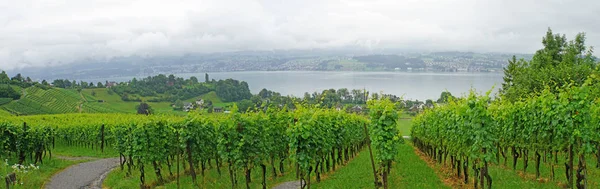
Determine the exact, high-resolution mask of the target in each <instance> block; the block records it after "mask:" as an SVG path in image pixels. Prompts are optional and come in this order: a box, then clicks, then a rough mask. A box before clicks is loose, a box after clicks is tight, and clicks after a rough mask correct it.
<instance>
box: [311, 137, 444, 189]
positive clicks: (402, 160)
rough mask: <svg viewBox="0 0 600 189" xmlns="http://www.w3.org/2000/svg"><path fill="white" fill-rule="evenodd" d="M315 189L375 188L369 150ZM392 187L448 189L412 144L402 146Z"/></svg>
mask: <svg viewBox="0 0 600 189" xmlns="http://www.w3.org/2000/svg"><path fill="white" fill-rule="evenodd" d="M312 186H314V188H374V178H373V168H372V167H371V159H370V157H369V151H368V150H367V149H364V150H362V151H361V152H360V153H359V155H358V156H356V157H355V159H354V160H352V161H350V162H349V163H348V165H346V166H345V167H342V168H340V169H339V170H337V171H335V172H334V173H333V174H331V175H329V176H328V177H327V178H326V179H325V180H323V181H322V182H321V183H315V184H314V185H311V187H312ZM389 188H448V187H447V186H445V185H444V184H443V183H442V182H441V181H440V179H439V177H438V176H437V175H436V174H435V172H434V171H433V169H431V168H429V167H428V166H427V164H426V163H425V162H424V161H422V160H420V159H419V157H418V156H417V155H416V154H415V153H414V152H413V148H412V147H411V146H410V145H406V144H403V145H400V147H399V153H398V156H397V157H396V163H395V164H394V165H393V168H392V171H391V173H390V176H389Z"/></svg>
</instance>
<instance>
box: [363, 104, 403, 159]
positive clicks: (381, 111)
mask: <svg viewBox="0 0 600 189" xmlns="http://www.w3.org/2000/svg"><path fill="white" fill-rule="evenodd" d="M369 109H370V116H371V124H370V130H369V131H370V132H369V135H370V137H371V143H372V145H373V148H374V149H375V152H376V153H375V159H377V160H378V161H379V163H380V165H381V166H382V167H387V166H389V164H390V163H391V161H393V160H394V158H395V156H396V154H398V144H399V143H401V142H402V136H401V135H400V133H399V132H398V126H397V121H398V112H397V111H396V110H395V105H394V104H393V103H392V102H391V101H390V100H389V99H381V100H371V101H369Z"/></svg>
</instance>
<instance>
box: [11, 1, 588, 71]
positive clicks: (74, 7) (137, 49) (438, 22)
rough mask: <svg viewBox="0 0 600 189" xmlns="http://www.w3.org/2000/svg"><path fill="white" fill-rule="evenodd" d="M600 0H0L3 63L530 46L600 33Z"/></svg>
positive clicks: (503, 49) (32, 64)
mask: <svg viewBox="0 0 600 189" xmlns="http://www.w3.org/2000/svg"><path fill="white" fill-rule="evenodd" d="M598 21H600V2H598V1H594V0H585V1H577V2H576V3H575V2H567V1H559V0H551V1H542V0H525V1H517V0H508V1H504V0H491V1H476V0H460V1H459V0H439V1H438V0H406V1H398V0H379V1H371V0H339V1H318V0H305V1H283V0H239V1H230V0H205V1H198V0H194V1H186V0H182V1H158V0H56V1H55V0H52V1H50V0H22V1H10V2H9V1H5V2H0V69H8V70H10V69H14V68H24V67H42V66H53V65H60V64H67V63H71V62H74V61H77V60H81V59H90V58H91V59H107V58H111V57H116V56H129V55H142V56H156V55H182V54H185V53H210V52H222V51H238V50H272V49H310V48H332V47H349V46H350V47H359V48H365V49H386V48H399V49H412V50H423V51H445V50H460V51H476V52H509V53H532V52H534V51H535V50H536V49H539V48H540V47H541V43H540V42H541V37H542V36H543V34H544V33H545V31H546V29H547V28H548V27H551V28H552V29H553V30H554V31H555V32H559V33H564V34H566V35H567V37H571V38H572V37H573V36H574V35H575V34H576V33H578V32H586V33H587V34H588V45H592V46H597V44H598V43H600V26H598V25H597V24H596V23H598Z"/></svg>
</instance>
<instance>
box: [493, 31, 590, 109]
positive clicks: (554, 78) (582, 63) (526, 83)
mask: <svg viewBox="0 0 600 189" xmlns="http://www.w3.org/2000/svg"><path fill="white" fill-rule="evenodd" d="M542 44H543V45H544V48H542V49H540V50H538V51H536V53H535V54H534V56H533V58H532V60H531V61H528V62H527V61H524V60H517V59H516V57H513V58H512V59H511V60H509V65H508V66H507V67H506V68H505V69H504V74H505V76H504V78H503V79H504V82H503V83H502V89H501V90H500V92H501V94H502V97H503V98H505V99H507V100H509V101H511V102H514V101H518V100H519V99H521V98H524V97H527V96H529V95H531V94H535V93H539V92H540V91H542V90H543V89H544V88H545V87H546V86H549V87H550V88H551V90H552V92H553V93H557V92H558V91H557V89H558V88H559V87H561V86H564V85H566V84H569V83H573V84H575V85H576V86H579V85H581V84H583V82H584V81H585V80H586V78H587V77H588V76H589V75H590V74H591V73H592V71H593V70H594V68H595V67H596V66H597V64H596V63H595V62H594V61H595V60H594V58H593V56H592V52H593V51H592V48H590V47H586V46H585V34H584V33H579V34H577V35H576V36H575V39H574V40H572V41H569V42H567V39H566V37H565V36H564V35H560V34H553V33H552V30H551V29H548V31H547V32H546V35H545V36H544V37H543V39H542Z"/></svg>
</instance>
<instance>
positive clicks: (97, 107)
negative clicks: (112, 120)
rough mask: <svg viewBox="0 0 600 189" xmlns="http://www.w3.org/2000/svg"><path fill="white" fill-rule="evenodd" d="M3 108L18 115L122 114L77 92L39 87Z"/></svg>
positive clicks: (29, 89)
mask: <svg viewBox="0 0 600 189" xmlns="http://www.w3.org/2000/svg"><path fill="white" fill-rule="evenodd" d="M0 102H2V101H1V100H0ZM0 104H2V103H0ZM2 107H3V109H5V110H6V111H8V112H11V113H13V114H17V115H35V114H61V113H79V112H87V113H100V112H101V113H110V112H120V111H116V110H114V109H112V108H110V107H108V106H104V105H102V104H100V103H98V102H95V101H88V100H86V99H84V98H82V95H80V94H79V93H78V92H77V91H75V90H67V89H60V88H51V89H47V90H44V89H41V88H38V87H29V88H27V89H25V91H24V96H22V97H21V99H19V100H14V101H11V102H9V103H6V104H5V105H3V106H2Z"/></svg>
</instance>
